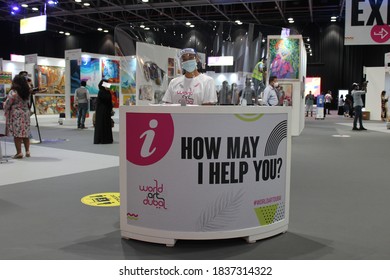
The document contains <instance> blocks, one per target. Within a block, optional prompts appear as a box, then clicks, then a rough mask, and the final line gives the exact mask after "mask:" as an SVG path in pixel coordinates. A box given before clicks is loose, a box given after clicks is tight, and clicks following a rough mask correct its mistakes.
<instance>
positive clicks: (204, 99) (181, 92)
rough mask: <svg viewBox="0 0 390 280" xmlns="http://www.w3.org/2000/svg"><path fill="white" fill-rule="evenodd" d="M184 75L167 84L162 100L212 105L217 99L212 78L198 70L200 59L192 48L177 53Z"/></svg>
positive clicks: (175, 102)
mask: <svg viewBox="0 0 390 280" xmlns="http://www.w3.org/2000/svg"><path fill="white" fill-rule="evenodd" d="M179 58H180V63H181V67H182V69H183V72H184V75H182V76H180V77H177V78H174V79H173V80H172V81H171V82H170V83H169V86H168V89H167V91H166V92H165V95H164V97H163V99H162V100H163V102H165V103H173V104H182V105H184V104H190V105H212V104H215V103H216V102H217V101H218V98H217V92H216V90H215V83H214V80H213V79H212V78H211V77H209V76H207V75H205V74H201V73H199V71H198V68H197V65H198V62H199V61H200V59H199V56H198V54H197V53H196V52H195V50H194V49H191V48H187V49H183V50H181V51H180V53H179Z"/></svg>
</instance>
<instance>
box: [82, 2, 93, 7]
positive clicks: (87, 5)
mask: <svg viewBox="0 0 390 280" xmlns="http://www.w3.org/2000/svg"><path fill="white" fill-rule="evenodd" d="M83 5H84V6H85V7H89V6H91V4H90V3H84V4H83Z"/></svg>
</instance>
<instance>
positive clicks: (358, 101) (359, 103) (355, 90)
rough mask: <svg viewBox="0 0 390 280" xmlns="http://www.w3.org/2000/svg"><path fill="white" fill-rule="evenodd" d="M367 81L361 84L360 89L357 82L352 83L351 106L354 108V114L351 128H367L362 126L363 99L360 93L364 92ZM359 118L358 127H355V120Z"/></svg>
mask: <svg viewBox="0 0 390 280" xmlns="http://www.w3.org/2000/svg"><path fill="white" fill-rule="evenodd" d="M366 88H367V82H365V83H364V84H363V86H362V90H359V85H358V84H357V83H353V84H352V92H351V95H352V97H353V108H354V110H355V116H354V118H353V127H352V130H367V129H365V128H364V127H363V121H362V119H363V115H362V107H363V100H362V95H363V94H366ZM358 120H359V128H358V127H357V121H358Z"/></svg>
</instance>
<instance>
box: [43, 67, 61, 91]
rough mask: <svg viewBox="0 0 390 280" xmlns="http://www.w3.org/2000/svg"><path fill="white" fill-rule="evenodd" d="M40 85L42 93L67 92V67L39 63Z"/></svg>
mask: <svg viewBox="0 0 390 280" xmlns="http://www.w3.org/2000/svg"><path fill="white" fill-rule="evenodd" d="M38 87H39V89H40V90H39V92H40V93H45V94H65V68H64V67H58V66H42V65H38Z"/></svg>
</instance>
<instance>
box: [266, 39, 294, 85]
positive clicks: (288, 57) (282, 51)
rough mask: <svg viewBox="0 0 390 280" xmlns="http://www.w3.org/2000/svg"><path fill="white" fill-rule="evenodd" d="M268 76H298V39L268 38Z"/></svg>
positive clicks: (281, 77) (280, 77) (284, 77)
mask: <svg viewBox="0 0 390 280" xmlns="http://www.w3.org/2000/svg"><path fill="white" fill-rule="evenodd" d="M269 62H270V65H269V68H268V69H269V77H271V76H276V77H278V79H298V78H299V39H290V38H284V39H270V40H269Z"/></svg>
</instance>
